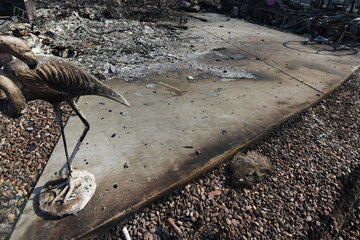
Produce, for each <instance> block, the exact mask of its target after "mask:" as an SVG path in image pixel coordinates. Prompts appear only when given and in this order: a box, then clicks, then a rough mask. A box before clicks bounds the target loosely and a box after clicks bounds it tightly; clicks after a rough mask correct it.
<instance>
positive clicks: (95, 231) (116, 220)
mask: <svg viewBox="0 0 360 240" xmlns="http://www.w3.org/2000/svg"><path fill="white" fill-rule="evenodd" d="M359 69H360V65H359V66H357V67H356V68H355V70H354V71H352V72H351V73H350V74H348V75H347V76H346V77H345V78H344V80H342V81H340V82H339V83H338V84H336V85H334V86H333V87H332V88H331V89H330V90H329V91H327V92H326V93H323V94H322V95H320V96H319V97H318V98H317V99H315V100H314V101H313V102H311V103H309V104H307V105H306V106H305V107H304V108H302V109H301V110H299V111H296V112H294V113H292V114H289V115H288V116H286V117H285V118H284V119H282V120H281V121H279V122H277V123H274V124H273V125H271V126H269V127H268V128H266V129H265V130H264V131H263V132H262V133H261V134H259V135H257V136H255V137H253V138H252V139H250V140H248V141H246V142H244V143H243V144H242V145H240V146H237V147H234V148H232V149H230V150H228V151H225V152H224V153H222V154H220V155H218V156H216V157H213V158H212V159H210V160H209V162H208V163H207V164H206V165H204V166H203V167H202V168H200V169H198V170H197V171H196V172H194V173H192V174H191V175H189V176H187V177H185V178H183V179H182V180H181V181H178V182H176V183H174V184H172V185H170V186H168V187H167V188H166V189H164V190H163V191H161V192H159V193H157V194H155V195H153V196H151V197H149V198H147V199H146V200H144V201H141V202H139V203H138V204H136V205H134V206H132V207H130V208H129V210H124V211H122V212H120V213H119V214H117V215H116V216H114V217H112V218H109V219H108V220H107V221H106V222H103V223H102V224H101V225H99V226H97V227H94V228H92V229H91V230H90V231H88V232H87V233H84V234H83V235H79V236H77V237H76V238H74V239H91V238H93V237H96V236H97V235H99V234H101V233H102V232H104V231H105V230H107V229H109V228H111V227H112V226H114V225H116V224H120V223H121V222H122V221H124V220H125V219H126V218H128V217H129V216H130V215H131V214H134V213H136V212H138V211H140V210H141V209H143V208H145V207H146V206H148V205H149V204H151V203H152V202H154V201H156V200H157V199H159V198H160V197H164V196H166V194H170V192H172V191H174V190H176V189H179V188H181V187H182V186H185V185H186V184H187V183H188V182H190V181H192V180H195V179H197V178H200V177H201V176H202V175H203V174H205V173H206V172H208V171H210V170H212V169H214V168H216V167H217V166H219V165H220V164H221V163H223V162H224V161H226V160H228V159H230V158H232V157H233V156H234V155H235V154H236V153H237V152H239V151H242V150H245V149H246V148H249V147H250V146H252V145H254V144H256V143H257V142H258V141H260V140H261V139H263V138H264V137H266V136H268V135H269V134H270V133H272V132H273V131H274V130H276V129H278V128H279V127H281V125H283V124H284V123H286V122H288V121H289V120H291V119H293V118H295V117H296V116H298V115H300V114H301V113H302V112H304V111H306V110H307V109H309V108H311V107H312V106H314V105H316V104H317V103H319V102H320V101H321V100H323V99H324V98H326V97H327V96H329V95H330V94H332V93H333V92H334V91H335V90H336V89H337V88H339V87H340V86H341V85H343V84H344V83H345V82H346V81H347V80H348V79H349V78H350V77H351V76H352V75H353V74H354V73H355V72H357V71H358V70H359Z"/></svg>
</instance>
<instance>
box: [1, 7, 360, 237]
mask: <svg viewBox="0 0 360 240" xmlns="http://www.w3.org/2000/svg"><path fill="white" fill-rule="evenodd" d="M54 2H55V3H56V4H55V3H54V4H55V5H53V6H55V7H49V5H48V2H47V1H38V3H37V4H38V16H39V20H38V21H39V23H38V24H37V25H35V26H31V25H30V24H26V23H15V22H12V21H9V22H7V24H5V25H4V26H2V32H4V33H8V34H11V35H16V36H20V37H22V38H23V39H26V40H28V42H29V44H30V45H32V47H34V51H37V53H40V52H41V53H47V54H50V53H51V54H54V55H58V56H61V57H64V58H68V59H69V60H71V61H74V62H76V63H77V64H79V65H81V66H82V67H84V68H85V69H86V70H87V71H89V72H91V73H93V74H94V75H95V76H97V77H98V78H99V79H102V80H105V79H110V78H113V77H117V78H121V79H123V80H124V81H131V80H133V79H136V78H140V77H146V76H148V75H151V74H154V73H162V72H166V71H169V70H176V69H178V68H183V67H187V68H191V67H192V66H190V65H188V63H187V62H186V61H183V60H184V58H185V56H183V55H181V53H180V52H179V51H177V49H178V48H180V47H182V45H186V44H188V43H189V42H190V41H191V39H189V38H188V37H187V36H186V21H187V17H186V15H185V14H184V13H181V12H180V13H179V12H173V11H172V10H171V9H170V8H168V6H171V4H173V5H174V4H175V3H169V5H168V6H167V7H164V6H163V5H161V4H160V3H159V5H149V6H148V7H147V8H143V6H140V5H137V4H135V3H132V4H130V5H129V7H124V8H123V9H122V11H115V10H114V9H115V8H114V6H116V5H112V7H110V8H109V7H108V6H107V5H106V4H105V3H104V2H101V1H96V2H97V3H96V4H95V5H92V6H91V5H88V6H84V5H82V6H81V8H78V6H76V5H74V4H73V3H72V2H70V1H64V2H57V1H54ZM114 2H115V1H114ZM194 2H195V1H181V2H180V3H179V4H183V5H179V6H178V5H176V7H178V8H180V9H186V10H191V9H193V10H194V11H198V10H199V9H201V8H204V9H211V8H213V9H214V11H218V10H219V9H220V8H221V5H220V4H219V2H217V1H199V2H198V4H195V3H194ZM205 2H208V3H207V5H206V4H205ZM80 3H81V1H80ZM187 3H188V4H187ZM89 4H91V1H89ZM114 4H115V3H114ZM176 4H177V3H176ZM144 9H145V10H144ZM145 20H146V22H144V21H145ZM359 93H360V75H359V74H358V73H357V74H355V75H354V76H353V77H351V78H350V80H349V81H347V82H346V83H345V84H344V86H342V87H340V88H339V89H338V90H336V91H335V92H334V93H333V94H332V95H331V96H329V97H328V98H326V99H325V100H323V101H322V102H320V103H319V104H317V105H316V106H314V107H312V108H311V109H309V110H307V111H306V112H305V113H303V114H301V115H300V116H299V117H298V118H296V119H294V120H292V121H291V122H289V123H287V124H285V125H284V126H282V127H280V128H279V129H278V130H277V131H276V132H274V133H273V134H271V135H270V136H268V137H267V138H266V139H264V140H262V141H261V142H259V143H258V144H257V145H255V146H253V147H252V148H251V149H252V150H255V151H257V152H258V153H260V154H262V155H264V156H266V157H267V158H268V159H269V160H270V163H271V165H272V166H273V170H274V173H273V175H272V176H271V177H269V178H266V179H265V180H264V181H263V182H261V183H260V184H258V185H256V186H253V187H250V188H241V189H238V188H233V187H231V185H230V184H229V173H228V164H229V163H228V162H227V163H224V164H222V165H221V166H220V167H219V168H217V169H215V170H213V171H211V172H209V173H207V174H205V175H204V176H202V177H201V178H199V179H198V180H195V181H192V182H191V183H189V184H188V185H187V186H185V187H184V188H183V189H179V190H178V191H175V192H174V193H172V194H170V195H169V196H167V197H164V198H162V199H160V200H158V201H156V202H155V203H153V204H151V205H150V206H148V207H147V208H145V209H144V210H143V211H141V212H139V213H137V214H135V215H134V216H131V217H130V218H129V219H128V220H127V221H126V222H123V223H121V224H119V225H118V226H115V227H113V228H112V229H110V230H109V231H107V232H106V233H104V234H101V235H100V236H98V237H96V238H95V239H117V238H124V236H123V235H122V233H121V229H122V227H124V226H126V227H127V229H128V230H129V232H130V234H131V237H132V238H133V239H181V238H182V236H181V234H179V232H176V231H175V230H174V228H173V226H174V225H176V226H177V227H178V228H179V230H180V231H181V233H182V234H183V237H186V238H187V239H240V238H244V239H252V238H260V239H262V238H263V239H279V238H285V239H288V238H295V239H318V238H320V236H325V235H326V234H330V236H332V237H341V238H343V239H358V238H359V236H360V229H359V224H360V202H359V200H357V201H355V204H354V206H353V207H352V208H351V210H350V211H348V214H345V213H346V212H347V210H346V209H342V208H341V207H338V206H342V205H341V204H340V203H341V200H342V199H348V198H349V197H348V196H349V195H351V194H354V193H355V195H356V193H357V192H358V191H359V190H358V186H359V185H356V184H353V183H355V182H356V181H357V178H356V176H359V172H358V171H359V170H358V169H359V157H360V153H359V143H360V141H359V132H360V129H359V127H360V121H359V118H360V94H359ZM63 109H64V110H65V113H66V114H64V121H66V119H67V118H68V116H69V115H70V111H69V108H68V107H67V106H66V105H64V106H63ZM0 126H3V127H2V129H1V130H0V158H1V165H0V187H1V188H0V190H1V194H0V204H1V208H0V222H1V223H0V239H6V238H8V236H9V234H10V233H11V229H12V227H13V225H14V224H15V223H16V221H17V219H18V217H19V214H20V213H21V210H22V208H23V204H24V203H25V200H26V199H27V196H29V194H30V192H31V190H32V188H33V187H34V186H35V184H36V181H37V179H38V178H39V176H40V174H41V171H42V170H43V168H44V166H45V164H46V161H47V159H48V157H49V156H50V154H51V151H52V149H53V148H54V145H55V143H56V141H57V139H58V138H59V136H60V130H59V128H58V126H57V124H56V121H55V115H54V113H53V110H52V108H51V106H50V105H49V104H47V103H44V102H42V101H35V102H32V103H30V104H29V106H28V107H27V112H26V114H24V116H22V117H21V118H19V119H16V120H9V119H7V118H5V117H3V116H1V118H0ZM354 176H355V177H354ZM354 179H355V180H354ZM344 186H346V187H344ZM347 188H348V189H353V190H354V193H347V192H346V191H345V190H346V189H347ZM357 195H358V193H357ZM337 212H339V214H337V215H336V218H335V220H333V219H332V218H333V217H334V216H335V213H337ZM341 213H343V215H341ZM339 216H340V217H339ZM169 218H171V219H173V220H174V222H173V224H171V223H169V221H168V220H169ZM337 222H340V223H343V226H342V228H341V230H340V231H339V232H336V231H333V229H332V227H328V226H334V224H335V225H336V224H337Z"/></svg>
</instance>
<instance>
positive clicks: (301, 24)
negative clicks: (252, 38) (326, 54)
mask: <svg viewBox="0 0 360 240" xmlns="http://www.w3.org/2000/svg"><path fill="white" fill-rule="evenodd" d="M225 2H226V3H227V4H223V10H224V11H226V12H227V13H229V14H230V15H231V16H232V17H241V18H245V19H248V20H253V21H256V22H261V23H263V24H267V25H270V26H274V27H278V28H281V29H284V30H287V31H292V32H294V33H296V34H301V35H305V36H307V37H308V38H309V39H310V40H311V41H312V40H315V41H317V42H320V43H326V44H330V45H332V46H333V48H334V50H336V49H337V48H338V46H339V44H340V43H343V44H344V43H347V44H349V45H351V46H356V47H358V46H359V45H360V44H359V41H360V15H359V11H358V12H357V13H355V12H354V10H355V9H358V8H360V6H355V1H351V3H350V2H349V1H326V4H325V3H324V1H323V0H322V1H319V0H318V1H309V0H307V1H305V0H304V1H293V0H276V1H275V0H274V1H269V0H268V1H264V0H255V1H248V0H238V1H224V3H225Z"/></svg>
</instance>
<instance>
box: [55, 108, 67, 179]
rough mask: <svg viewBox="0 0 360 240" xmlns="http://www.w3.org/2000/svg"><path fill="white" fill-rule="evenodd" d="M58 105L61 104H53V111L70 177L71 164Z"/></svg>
mask: <svg viewBox="0 0 360 240" xmlns="http://www.w3.org/2000/svg"><path fill="white" fill-rule="evenodd" d="M60 105H61V103H57V104H54V109H55V115H56V120H57V122H58V123H59V125H60V131H61V135H62V139H63V142H64V149H65V156H66V163H67V166H68V170H69V173H68V174H69V176H71V164H70V163H71V162H70V161H69V154H68V150H67V144H66V139H65V133H64V126H63V122H62V112H61V109H60Z"/></svg>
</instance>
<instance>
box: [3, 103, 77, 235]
mask: <svg viewBox="0 0 360 240" xmlns="http://www.w3.org/2000/svg"><path fill="white" fill-rule="evenodd" d="M63 109H64V112H65V114H63V120H64V121H66V120H67V118H68V116H69V114H70V111H69V110H70V108H69V107H68V106H67V105H63ZM0 126H1V128H0V163H1V164H0V240H3V239H6V238H7V237H8V236H9V234H10V233H11V229H12V227H13V225H14V224H15V223H16V221H17V219H18V217H19V214H20V211H21V210H22V209H23V207H24V203H25V202H26V200H27V198H28V196H29V195H30V192H31V190H32V189H33V188H34V187H35V184H36V181H37V179H38V178H39V177H40V175H41V172H42V170H43V169H44V167H45V164H46V162H47V159H48V158H49V156H50V154H51V151H52V150H53V148H54V146H55V143H56V142H57V139H58V138H59V136H60V127H59V126H58V125H57V123H56V120H55V113H54V112H53V110H52V107H51V105H50V104H48V103H46V102H43V101H33V102H30V103H29V104H28V106H27V109H26V113H25V114H24V115H23V116H22V117H20V118H18V119H8V118H7V117H4V116H3V115H1V114H0Z"/></svg>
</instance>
